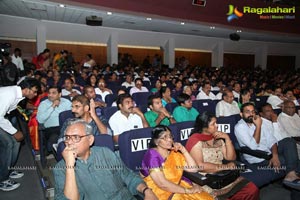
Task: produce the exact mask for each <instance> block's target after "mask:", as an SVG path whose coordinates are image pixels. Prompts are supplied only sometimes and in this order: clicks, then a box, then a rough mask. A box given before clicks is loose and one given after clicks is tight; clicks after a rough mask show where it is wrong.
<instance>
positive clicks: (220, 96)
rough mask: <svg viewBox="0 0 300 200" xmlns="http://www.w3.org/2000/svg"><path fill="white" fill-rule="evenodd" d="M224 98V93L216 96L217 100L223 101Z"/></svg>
mask: <svg viewBox="0 0 300 200" xmlns="http://www.w3.org/2000/svg"><path fill="white" fill-rule="evenodd" d="M222 96H223V93H222V92H219V93H218V94H217V95H216V99H217V100H222Z"/></svg>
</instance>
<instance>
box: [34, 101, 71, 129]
mask: <svg viewBox="0 0 300 200" xmlns="http://www.w3.org/2000/svg"><path fill="white" fill-rule="evenodd" d="M52 104H53V102H52V101H50V100H49V99H46V100H44V101H42V102H41V103H40V105H39V107H38V112H37V120H38V122H39V123H41V124H44V126H45V128H49V127H55V126H59V118H58V117H59V113H61V112H63V111H65V110H71V106H72V103H71V101H69V100H68V99H65V98H60V103H59V105H58V106H57V107H54V108H53V107H52Z"/></svg>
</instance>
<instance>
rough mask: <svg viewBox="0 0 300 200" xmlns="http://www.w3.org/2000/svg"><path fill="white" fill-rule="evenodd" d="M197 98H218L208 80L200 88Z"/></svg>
mask: <svg viewBox="0 0 300 200" xmlns="http://www.w3.org/2000/svg"><path fill="white" fill-rule="evenodd" d="M196 99H211V100H215V99H216V96H215V95H214V94H213V93H212V92H211V85H210V83H209V82H208V81H206V82H204V83H203V84H202V88H201V89H200V92H199V94H198V95H197V97H196Z"/></svg>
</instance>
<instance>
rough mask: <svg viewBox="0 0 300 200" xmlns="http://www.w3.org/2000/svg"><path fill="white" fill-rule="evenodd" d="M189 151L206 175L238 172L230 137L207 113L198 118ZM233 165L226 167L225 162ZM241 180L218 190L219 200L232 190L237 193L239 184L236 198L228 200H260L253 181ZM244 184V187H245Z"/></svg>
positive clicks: (215, 191) (235, 194) (189, 141)
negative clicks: (227, 171)
mask: <svg viewBox="0 0 300 200" xmlns="http://www.w3.org/2000/svg"><path fill="white" fill-rule="evenodd" d="M186 149H187V150H188V151H189V152H190V154H191V156H192V158H193V159H194V160H195V162H196V163H197V166H198V168H199V169H201V171H202V172H206V173H213V172H218V171H222V170H230V169H236V165H235V162H234V161H235V158H236V154H235V150H234V147H233V144H232V142H231V140H230V137H229V135H228V134H226V133H223V132H220V131H218V124H217V118H216V117H215V115H213V114H209V113H207V112H204V113H203V114H201V115H198V117H197V119H196V122H195V126H194V129H193V131H192V134H191V136H190V137H189V139H188V141H187V144H186ZM223 160H227V161H229V162H228V163H227V164H223V163H222V161H223ZM242 179H243V178H242V177H239V178H238V179H237V180H236V181H235V182H234V183H233V184H232V185H229V187H225V188H224V189H223V190H222V189H220V190H219V191H218V190H214V191H213V194H214V195H217V196H222V195H223V196H225V194H226V193H228V192H229V191H230V190H233V189H234V187H235V186H237V185H235V184H240V185H239V187H236V188H242V189H240V190H239V189H238V191H236V192H235V193H234V192H233V191H231V192H230V194H232V193H234V194H233V196H232V195H231V196H229V197H227V199H231V200H232V199H237V200H238V199H249V200H250V199H253V200H254V199H258V198H259V190H258V188H257V187H256V186H255V185H254V184H253V183H252V182H249V181H246V180H243V181H242ZM241 184H244V185H242V186H241Z"/></svg>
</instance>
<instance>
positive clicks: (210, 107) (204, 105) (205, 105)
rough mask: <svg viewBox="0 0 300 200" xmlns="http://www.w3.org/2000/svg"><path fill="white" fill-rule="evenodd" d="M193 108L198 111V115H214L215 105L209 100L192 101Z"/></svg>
mask: <svg viewBox="0 0 300 200" xmlns="http://www.w3.org/2000/svg"><path fill="white" fill-rule="evenodd" d="M193 107H194V108H196V110H198V112H199V114H202V113H203V112H205V111H206V112H209V113H212V114H215V113H216V104H215V102H214V101H213V100H211V99H198V100H194V101H193Z"/></svg>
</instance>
